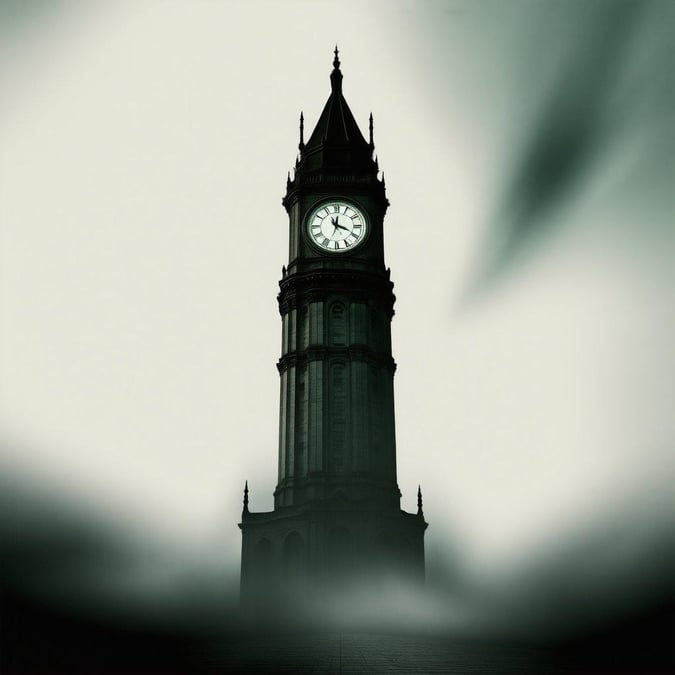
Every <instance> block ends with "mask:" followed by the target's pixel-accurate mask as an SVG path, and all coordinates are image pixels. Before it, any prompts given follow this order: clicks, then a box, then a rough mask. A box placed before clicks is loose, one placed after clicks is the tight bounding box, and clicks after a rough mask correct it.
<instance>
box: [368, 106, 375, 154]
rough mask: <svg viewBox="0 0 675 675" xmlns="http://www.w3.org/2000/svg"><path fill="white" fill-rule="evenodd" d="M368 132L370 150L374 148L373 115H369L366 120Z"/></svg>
mask: <svg viewBox="0 0 675 675" xmlns="http://www.w3.org/2000/svg"><path fill="white" fill-rule="evenodd" d="M368 130H369V131H370V147H371V148H372V147H373V146H374V143H373V113H370V117H369V119H368Z"/></svg>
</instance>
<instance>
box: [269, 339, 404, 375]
mask: <svg viewBox="0 0 675 675" xmlns="http://www.w3.org/2000/svg"><path fill="white" fill-rule="evenodd" d="M337 359H344V360H345V361H346V362H347V361H348V362H352V361H361V362H364V363H367V364H368V365H371V366H377V367H380V368H385V369H386V370H388V371H389V372H391V374H392V375H393V374H394V373H395V372H396V362H395V361H394V359H393V357H392V356H391V355H390V354H386V353H385V352H376V351H374V350H372V349H370V347H368V346H366V345H350V346H348V347H335V346H330V347H328V346H325V345H313V346H310V347H308V348H307V349H303V350H300V351H293V352H289V353H288V354H284V355H283V356H282V357H281V358H280V359H279V361H278V362H277V370H278V371H279V373H283V372H284V371H286V370H288V369H289V368H293V367H295V368H297V367H302V366H306V365H307V364H308V363H309V362H310V361H333V360H337Z"/></svg>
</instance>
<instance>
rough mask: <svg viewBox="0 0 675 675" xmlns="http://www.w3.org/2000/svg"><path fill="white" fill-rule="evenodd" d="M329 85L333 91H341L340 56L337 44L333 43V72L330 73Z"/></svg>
mask: <svg viewBox="0 0 675 675" xmlns="http://www.w3.org/2000/svg"><path fill="white" fill-rule="evenodd" d="M330 86H331V89H332V91H333V92H336V93H342V71H341V70H340V57H339V56H338V47H337V45H335V58H334V59H333V72H332V73H331V74H330Z"/></svg>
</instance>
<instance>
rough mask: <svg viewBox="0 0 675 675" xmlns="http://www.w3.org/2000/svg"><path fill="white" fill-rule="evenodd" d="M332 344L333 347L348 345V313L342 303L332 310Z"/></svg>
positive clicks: (335, 304)
mask: <svg viewBox="0 0 675 675" xmlns="http://www.w3.org/2000/svg"><path fill="white" fill-rule="evenodd" d="M330 342H331V344H333V345H346V344H347V312H346V311H345V306H344V305H343V304H342V303H340V302H336V303H334V304H333V305H332V306H331V308H330Z"/></svg>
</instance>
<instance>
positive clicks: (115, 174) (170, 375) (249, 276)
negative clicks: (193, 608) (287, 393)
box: [0, 0, 675, 583]
mask: <svg viewBox="0 0 675 675" xmlns="http://www.w3.org/2000/svg"><path fill="white" fill-rule="evenodd" d="M673 9H674V8H673V5H672V4H671V3H669V2H666V1H663V2H660V1H658V0H654V1H651V2H649V1H643V2H639V3H638V2H635V3H632V2H609V1H602V0H598V1H597V2H593V3H588V2H581V1H580V0H571V1H570V2H565V3H556V2H538V1H537V2H535V1H534V0H514V1H513V2H509V3H505V2H500V1H496V0H495V1H490V0H481V1H480V2H469V1H468V0H456V1H453V0H447V1H445V2H441V1H435V0H424V1H423V2H419V1H417V0H416V1H415V2H413V1H412V0H398V1H392V2H376V1H372V2H366V3H364V2H349V1H347V2H345V1H344V0H342V1H341V2H332V1H330V0H325V1H324V2H309V1H308V0H290V1H289V2H284V3H280V2H272V1H267V2H265V1H262V0H250V1H248V2H243V1H242V2H236V1H229V2H228V1H222V2H217V1H215V0H193V1H191V2H187V1H186V0H166V1H164V2H159V1H158V0H157V1H152V0H144V1H142V2H128V1H120V2H112V3H85V2H76V1H65V0H64V1H62V2H40V1H37V0H35V1H32V2H18V1H10V2H5V3H3V5H2V7H1V8H0V87H1V89H2V91H3V96H2V99H1V100H0V244H1V249H0V324H1V325H2V332H1V334H0V365H1V369H2V382H1V383H0V443H1V446H0V468H1V470H2V474H3V478H2V480H3V483H4V484H5V486H10V487H11V491H12V490H13V491H14V492H15V493H16V495H17V497H16V498H17V500H24V501H25V500H28V503H31V500H33V501H36V503H37V502H39V501H40V500H41V499H44V500H45V503H49V502H50V500H52V499H53V500H56V501H58V500H63V501H65V502H67V503H68V504H69V507H68V508H71V509H73V511H75V512H77V513H79V514H87V515H88V517H91V518H100V519H102V521H105V522H106V523H109V524H114V527H119V528H120V530H121V531H123V532H125V533H127V534H128V536H129V537H131V536H132V533H133V537H135V538H136V539H137V540H139V541H140V540H149V539H152V540H153V541H156V542H161V545H162V546H167V547H170V548H171V550H173V551H174V553H175V552H176V551H179V552H181V553H180V555H179V554H177V553H176V555H179V557H180V556H183V557H182V558H181V560H182V562H181V565H184V566H189V565H190V564H197V563H196V562H195V561H196V560H198V561H199V565H205V566H209V565H210V566H212V567H213V569H214V570H215V572H214V574H215V573H217V574H226V575H229V576H230V577H232V578H236V575H237V573H238V565H239V555H240V534H239V530H238V529H237V527H236V523H237V522H238V518H239V515H240V509H241V497H242V488H243V484H244V481H245V480H248V481H249V486H250V489H251V493H250V497H251V508H252V510H260V511H262V510H268V509H271V508H272V504H273V500H272V492H273V490H274V487H275V482H276V455H277V431H278V429H277V424H278V395H279V384H278V373H277V371H276V367H275V364H276V361H277V359H278V358H279V354H280V343H281V330H280V329H281V323H280V318H279V314H278V310H277V305H276V294H277V291H278V286H277V282H278V280H279V278H280V273H281V267H282V265H284V264H286V263H287V262H288V260H287V226H288V223H287V218H286V214H285V211H284V209H283V207H282V206H281V197H282V195H283V192H284V189H285V180H286V174H287V171H288V170H289V169H291V167H292V165H293V163H294V160H295V155H296V152H297V143H298V117H299V114H300V111H301V110H302V111H303V112H304V116H305V125H306V128H307V130H308V131H309V130H311V128H313V125H314V123H315V122H316V120H317V119H318V115H319V113H320V111H321V108H322V106H323V104H324V103H325V100H326V99H327V97H328V94H329V92H330V86H329V79H328V76H329V74H330V71H331V68H332V66H331V64H332V58H333V53H332V52H333V48H334V46H335V44H336V43H337V44H338V45H339V48H340V59H341V61H342V71H343V74H344V93H345V97H346V99H347V101H348V102H349V104H350V107H351V109H352V111H353V113H354V115H355V117H356V119H357V121H358V122H359V124H360V126H361V129H362V131H365V130H366V129H367V123H368V115H369V113H370V112H371V111H372V113H373V115H374V120H375V145H376V152H377V155H378V158H379V163H380V167H381V169H383V170H384V174H385V177H386V185H387V194H388V197H389V199H390V202H391V206H390V208H389V211H388V214H387V217H386V219H385V249H386V250H385V254H386V262H387V265H388V266H389V267H391V271H392V272H391V273H392V279H393V281H394V283H395V293H396V296H397V303H396V316H395V317H394V320H393V324H392V339H393V351H394V357H395V359H396V361H397V363H398V370H397V373H396V379H395V398H396V425H397V448H398V450H397V452H398V480H399V486H400V488H401V491H402V493H403V497H402V507H403V508H404V509H406V510H409V511H413V510H414V509H415V506H416V491H417V485H418V484H421V486H422V490H423V493H424V504H425V514H426V518H427V520H428V521H429V523H430V527H429V529H428V531H427V536H426V546H427V552H428V556H429V564H430V570H429V571H430V574H431V576H432V578H435V579H440V578H444V575H445V576H448V577H452V574H453V573H459V572H458V570H463V572H461V573H462V574H465V575H469V576H472V577H473V578H478V579H482V580H483V581H485V580H488V581H489V582H490V583H499V579H504V578H510V577H509V575H514V574H515V575H517V574H518V573H519V572H518V571H519V570H520V573H522V570H524V569H530V568H531V566H532V565H535V566H536V561H538V560H545V559H546V558H547V556H550V555H553V554H552V553H551V551H557V550H558V549H559V547H561V546H563V547H564V546H565V545H566V544H569V546H570V547H573V546H576V543H575V542H577V541H585V542H586V544H584V547H582V548H583V550H584V551H586V553H585V554H584V558H585V559H588V557H589V556H590V557H593V556H594V555H595V554H596V553H597V554H598V555H599V554H600V550H599V549H600V548H601V546H602V552H603V554H604V555H606V554H607V546H609V548H610V550H612V547H617V551H618V558H617V559H618V562H616V561H615V566H616V568H617V570H618V571H617V578H619V579H623V578H624V576H622V575H628V574H630V573H632V572H633V571H634V570H635V569H636V565H639V564H640V560H642V558H645V559H647V558H649V556H650V555H652V551H653V550H654V547H655V546H656V547H658V545H660V543H661V542H662V540H663V537H664V534H663V533H664V532H665V529H666V527H667V525H668V524H669V523H670V521H671V518H672V513H671V509H670V506H669V505H668V504H669V501H670V496H671V493H670V488H669V485H670V483H671V481H672V462H671V460H670V459H669V458H670V456H671V455H672V446H673V441H674V439H675V416H673V414H672V410H673V403H675V392H674V390H673V382H674V381H675V353H674V352H673V350H672V343H673V337H674V331H673V328H674V327H675V317H674V316H673V288H675V286H674V282H675V272H674V271H673V265H672V259H673V254H674V253H675V233H674V229H673V212H674V209H673V206H674V204H673V194H672V181H673V157H674V156H675V154H674V152H673V150H675V148H674V147H673V145H674V140H673V134H672V122H673V99H674V94H673V87H672V66H673V48H672V45H671V44H670V43H671V42H672V40H671V36H672V29H673V21H674V14H675V13H674V11H673ZM42 513H43V512H42V511H41V510H40V509H39V508H37V507H35V518H36V519H39V518H40V517H42V516H41V514H42ZM597 528H600V529H602V528H608V531H612V532H615V531H620V532H621V534H620V535H619V536H618V537H616V536H614V535H612V536H609V537H607V538H605V539H603V540H602V544H600V543H596V544H595V545H594V544H593V538H594V536H593V533H594V532H596V531H597ZM612 528H614V529H612ZM603 531H605V530H603ZM589 542H590V543H589ZM626 550H630V554H625V551H626ZM598 559H602V558H598ZM186 560H189V561H191V562H186ZM533 561H534V562H533ZM573 567H574V566H573ZM580 574H581V572H580Z"/></svg>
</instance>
